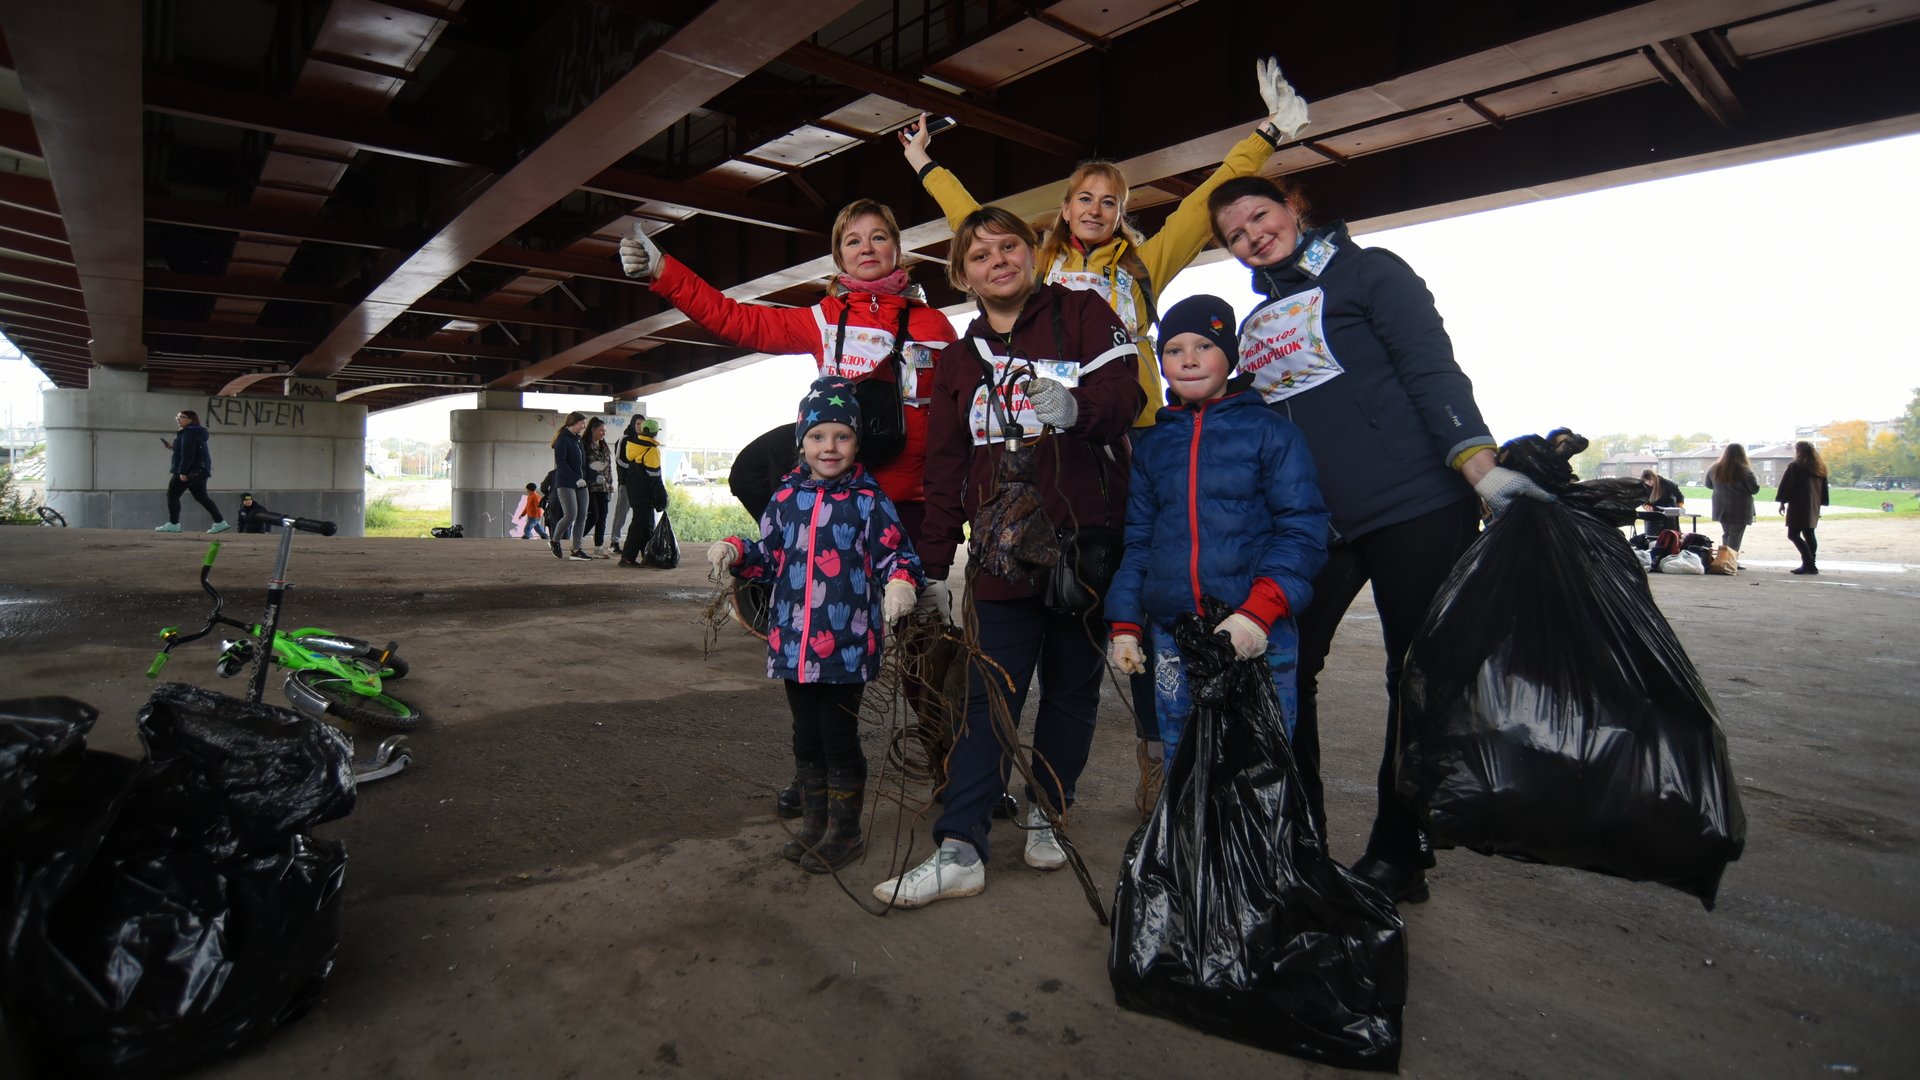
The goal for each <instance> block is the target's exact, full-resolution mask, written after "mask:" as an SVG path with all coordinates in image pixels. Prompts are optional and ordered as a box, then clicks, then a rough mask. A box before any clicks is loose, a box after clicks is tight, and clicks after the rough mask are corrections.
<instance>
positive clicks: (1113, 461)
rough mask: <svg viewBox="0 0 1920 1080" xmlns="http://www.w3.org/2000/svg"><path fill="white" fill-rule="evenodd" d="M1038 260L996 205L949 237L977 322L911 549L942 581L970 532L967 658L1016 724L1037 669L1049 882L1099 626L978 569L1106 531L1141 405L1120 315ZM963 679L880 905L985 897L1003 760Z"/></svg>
mask: <svg viewBox="0 0 1920 1080" xmlns="http://www.w3.org/2000/svg"><path fill="white" fill-rule="evenodd" d="M1037 246H1038V238H1037V237H1035V236H1034V233H1033V229H1032V227H1031V226H1029V225H1028V224H1027V223H1026V222H1025V221H1023V220H1021V219H1020V218H1019V217H1017V216H1016V215H1014V214H1011V213H1009V212H1008V211H1006V210H1003V209H1001V208H999V207H992V206H989V207H985V208H982V209H980V210H976V211H974V212H973V213H971V214H969V215H967V217H966V218H965V219H964V220H963V221H962V222H961V225H960V228H959V229H958V230H957V231H956V232H955V234H954V238H953V243H952V246H951V247H950V248H949V252H948V256H949V260H948V264H947V275H948V280H949V281H950V282H952V283H953V285H954V286H955V287H956V288H959V289H961V290H963V291H965V292H968V293H970V294H972V295H973V297H974V298H975V300H976V301H977V302H978V303H979V305H980V315H979V317H978V318H976V319H974V320H973V323H972V325H971V326H969V327H968V328H967V332H966V334H965V335H964V336H963V337H962V338H961V339H960V340H959V341H956V342H954V344H953V346H952V347H951V348H949V349H948V350H947V352H946V354H945V355H944V356H942V357H941V362H940V364H939V367H938V368H937V369H936V371H935V373H934V379H933V393H932V398H931V400H930V401H929V403H928V406H927V410H928V412H927V468H926V496H927V503H926V511H927V513H926V523H925V526H924V528H923V531H922V534H921V537H920V539H919V540H918V541H917V543H918V546H919V550H920V556H921V560H922V562H923V563H924V564H925V566H926V571H927V576H928V577H929V578H930V579H933V580H945V578H946V576H947V574H948V572H949V570H950V569H951V568H952V566H953V561H954V555H955V551H956V549H957V548H958V547H959V544H960V539H961V529H962V527H963V526H967V525H971V535H972V543H973V546H972V548H971V549H970V550H971V554H970V556H969V561H970V563H971V565H972V566H973V567H975V568H977V572H975V573H974V574H973V576H972V580H971V581H970V582H969V589H968V592H967V601H968V603H970V604H971V605H972V608H973V620H972V621H973V625H975V626H976V627H977V631H978V639H977V640H978V646H979V648H980V650H981V651H982V652H984V653H985V654H986V655H987V656H988V657H990V658H992V660H993V661H994V663H995V664H997V665H998V666H999V668H1000V670H1002V671H1004V672H1005V673H1006V676H1007V677H1008V678H1009V679H1010V680H1011V684H1010V685H1011V690H1010V692H1008V693H1007V694H1006V695H1005V698H1004V700H1005V705H1006V708H1007V710H1008V712H1009V713H1010V714H1011V720H1012V722H1013V723H1014V724H1016V725H1017V724H1018V723H1019V719H1020V713H1021V711H1022V709H1023V708H1024V706H1025V704H1026V696H1027V687H1028V685H1029V683H1031V682H1032V681H1033V677H1034V674H1035V670H1036V668H1037V669H1038V673H1039V677H1040V705H1039V708H1038V709H1037V710H1036V712H1035V715H1034V722H1033V737H1032V746H1033V749H1034V761H1033V767H1032V771H1033V775H1034V776H1035V778H1036V779H1037V780H1038V782H1039V786H1040V789H1041V790H1039V791H1030V792H1028V798H1029V799H1030V800H1033V805H1031V806H1030V807H1029V809H1028V815H1027V818H1026V822H1025V829H1024V831H1025V835H1026V852H1025V861H1026V863H1027V865H1029V866H1032V867H1034V868H1036V869H1040V870H1058V869H1060V868H1061V867H1063V866H1065V865H1066V863H1067V855H1066V852H1065V850H1064V849H1063V848H1062V847H1061V846H1060V841H1059V839H1058V838H1057V837H1056V836H1055V834H1054V830H1053V828H1052V825H1053V822H1054V821H1055V820H1057V818H1058V815H1060V814H1063V813H1065V812H1066V810H1067V807H1068V805H1069V804H1070V803H1071V802H1072V800H1073V793H1074V784H1075V783H1076V781H1078V780H1079V777H1080V771H1081V770H1082V769H1083V768H1084V767H1085V766H1086V762H1087V752H1088V750H1089V748H1090V747H1091V746H1092V743H1093V727H1094V712H1095V710H1096V709H1097V708H1098V707H1099V704H1100V681H1101V676H1102V674H1103V670H1104V667H1105V664H1104V657H1103V648H1102V646H1101V644H1100V641H1099V639H1100V638H1104V637H1105V636H1106V628H1105V625H1104V622H1103V620H1102V619H1101V618H1100V613H1099V612H1098V611H1097V610H1096V611H1092V612H1088V613H1085V614H1081V615H1072V614H1064V613H1061V612H1058V611H1055V610H1052V609H1050V608H1049V607H1048V606H1047V605H1046V604H1045V603H1044V602H1043V601H1042V598H1041V595H1040V593H1041V589H1040V585H1041V582H1040V581H1039V580H1038V579H1036V578H1035V577H1033V576H1030V575H1027V574H1024V573H1019V574H1017V575H1016V576H1012V577H1008V576H998V575H996V574H994V573H988V572H986V571H985V570H984V569H979V568H981V567H982V566H983V564H985V563H989V562H992V563H995V564H996V565H997V564H999V562H1000V560H999V559H998V557H997V556H998V554H1000V553H1002V552H1004V551H1005V550H1006V548H1007V546H1008V543H1009V540H1010V538H1009V537H1008V536H1006V535H1003V534H1002V529H1001V526H1010V527H1012V529H1013V530H1014V531H1018V528H1019V526H1020V525H1022V524H1024V523H1026V522H1034V523H1042V520H1041V519H1042V518H1044V522H1050V523H1051V525H1052V526H1054V527H1056V528H1061V529H1081V528H1087V527H1093V526H1100V527H1106V528H1117V527H1119V525H1120V524H1121V521H1122V519H1123V517H1124V516H1125V513H1126V506H1127V469H1128V462H1127V457H1126V441H1125V437H1126V434H1127V432H1128V430H1129V429H1130V428H1131V427H1132V426H1133V421H1134V418H1135V417H1136V416H1138V415H1139V414H1140V407H1141V404H1142V402H1144V401H1145V393H1144V392H1143V391H1142V390H1141V388H1140V382H1139V379H1138V378H1137V377H1136V376H1135V374H1134V364H1135V361H1136V358H1137V357H1138V355H1139V353H1138V348H1137V346H1135V345H1134V342H1133V337H1132V335H1130V334H1128V333H1127V329H1126V327H1125V326H1124V325H1122V324H1121V322H1120V319H1119V317H1118V316H1116V315H1115V314H1114V313H1113V309H1112V308H1111V307H1109V306H1108V305H1107V303H1106V301H1104V300H1102V299H1101V298H1100V296H1099V295H1098V294H1097V293H1093V292H1087V291H1079V292H1076V291H1073V290H1070V289H1067V288H1064V287H1062V286H1059V285H1048V284H1042V283H1039V282H1037V281H1036V280H1035V278H1034V273H1033V265H1034V257H1035V249H1036V247H1037ZM1009 447H1011V448H1012V449H1009ZM1012 455H1025V456H1026V457H1025V459H1024V460H1025V462H1026V467H1027V468H1028V469H1030V471H1031V479H1030V480H1029V481H1024V482H1023V483H1024V484H1025V486H1026V487H1027V489H1028V490H1027V491H1026V492H1024V493H1023V494H1024V495H1025V496H1028V497H1031V498H1033V499H1034V500H1035V501H1036V502H1037V508H1038V509H1039V510H1040V511H1042V512H1043V513H1042V514H1033V515H1029V516H1028V517H1025V518H1022V519H1021V520H1020V521H1013V522H1008V521H1005V520H1004V519H998V518H997V515H998V514H999V513H1000V512H1001V511H1000V507H999V506H998V502H999V500H1000V499H1002V498H1003V497H1004V498H1008V499H1012V498H1013V497H1014V495H1013V494H1011V493H1010V492H1011V487H1010V485H1011V484H1012V483H1013V482H1014V481H1011V480H1010V479H1009V478H1008V477H1007V476H1006V475H1004V473H1003V465H1004V467H1005V468H1006V469H1007V470H1008V471H1012V468H1013V466H1015V465H1016V463H1019V462H1021V461H1022V460H1023V459H1022V458H1020V457H1013V458H1012V460H1011V461H1009V460H1007V459H1008V458H1009V457H1010V456H1012ZM996 520H997V521H998V524H996ZM1006 572H1008V573H1014V572H1015V571H1013V570H1012V569H1011V568H1008V569H1007V571H1006ZM929 588H931V586H929ZM962 621H963V622H964V621H965V620H964V619H963V620H962ZM971 666H972V675H971V677H970V682H969V685H968V688H967V707H966V720H965V725H964V727H962V728H961V729H960V730H959V731H958V732H957V733H956V739H955V742H954V746H953V750H952V752H951V753H950V754H949V755H948V757H947V783H946V786H945V787H944V788H943V789H942V794H943V795H944V797H945V800H946V802H945V806H944V808H943V810H942V812H941V814H940V818H939V820H937V821H936V822H935V823H934V826H933V835H934V838H935V840H936V841H937V842H938V845H939V846H938V847H937V848H936V849H935V850H934V853H933V854H932V855H931V856H930V857H928V859H927V860H926V861H925V862H923V863H921V864H920V865H919V866H917V867H914V868H913V869H911V870H909V871H908V872H907V873H905V874H903V875H901V876H900V877H897V878H893V879H891V880H888V881H885V882H882V883H880V884H879V885H876V886H874V889H873V894H874V896H875V897H877V898H878V899H879V900H880V901H881V902H882V903H887V904H891V905H894V906H898V907H920V906H922V905H925V904H930V903H933V902H934V901H936V900H944V899H950V898H954V897H961V896H974V895H977V894H979V893H980V892H981V891H983V890H984V889H985V888H986V876H987V875H986V863H985V859H986V856H987V831H988V829H989V828H990V827H991V825H992V815H993V809H994V806H995V804H996V803H998V802H999V801H1000V797H1001V795H1002V793H1003V792H1004V791H1005V790H1006V786H1005V785H1006V781H1007V775H1008V770H1009V768H1010V767H1011V761H1010V760H1009V759H1008V757H1007V755H1006V751H1005V750H1004V749H1003V747H1002V746H1001V741H1000V736H999V735H998V734H997V733H996V731H995V728H994V723H995V720H994V717H993V716H992V712H991V701H992V698H991V697H990V696H989V693H988V691H987V687H986V683H985V681H984V678H985V670H984V669H985V665H981V664H977V663H976V664H974V665H971Z"/></svg>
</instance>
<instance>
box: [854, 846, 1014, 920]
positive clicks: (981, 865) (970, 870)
mask: <svg viewBox="0 0 1920 1080" xmlns="http://www.w3.org/2000/svg"><path fill="white" fill-rule="evenodd" d="M986 888H987V861H986V860H985V859H976V860H975V861H974V864H973V865H972V866H966V865H963V864H962V863H961V862H960V860H959V857H958V855H957V854H956V853H955V852H954V849H952V848H950V847H948V846H947V845H946V844H944V843H943V844H941V845H940V846H939V847H937V848H934V849H933V854H932V855H929V856H927V861H926V862H923V863H921V864H920V865H919V866H916V867H914V868H913V869H911V870H909V871H907V872H906V873H905V874H902V875H900V876H899V877H897V878H888V879H887V880H885V881H883V882H881V883H880V884H878V885H875V886H874V887H873V895H874V896H875V897H876V898H877V899H879V901H880V902H881V903H883V904H892V905H893V906H894V907H903V908H917V907H926V906H927V905H928V904H931V903H933V902H934V901H935V900H951V899H954V898H956V897H961V896H979V895H980V894H981V893H982V892H985V891H986ZM896 893H898V895H895V894H896Z"/></svg>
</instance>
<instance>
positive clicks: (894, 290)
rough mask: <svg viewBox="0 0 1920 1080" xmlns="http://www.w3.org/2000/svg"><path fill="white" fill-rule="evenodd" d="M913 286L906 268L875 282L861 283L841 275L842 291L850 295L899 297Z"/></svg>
mask: <svg viewBox="0 0 1920 1080" xmlns="http://www.w3.org/2000/svg"><path fill="white" fill-rule="evenodd" d="M912 284H913V282H912V281H909V280H908V279H907V271H906V268H905V267H901V268H899V269H897V270H895V271H894V272H893V273H891V274H888V275H887V276H886V277H883V278H877V279H875V280H873V281H860V280H858V279H856V278H852V277H848V276H847V275H846V274H841V275H840V288H841V290H842V291H843V292H850V293H874V294H877V295H879V296H899V295H900V294H901V293H904V292H906V291H907V286H909V285H912Z"/></svg>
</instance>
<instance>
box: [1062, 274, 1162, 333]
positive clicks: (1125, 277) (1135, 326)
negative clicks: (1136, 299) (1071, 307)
mask: <svg viewBox="0 0 1920 1080" xmlns="http://www.w3.org/2000/svg"><path fill="white" fill-rule="evenodd" d="M1065 261H1066V260H1065V258H1064V257H1062V258H1059V259H1055V260H1054V263H1053V269H1051V270H1049V271H1047V284H1049V285H1065V286H1066V287H1067V288H1069V289H1072V290H1073V291H1075V292H1090V293H1095V294H1098V295H1099V297H1100V299H1102V300H1105V301H1106V302H1107V306H1108V307H1110V308H1112V309H1113V313H1114V314H1115V315H1118V316H1120V321H1121V322H1122V323H1123V324H1125V326H1126V328H1127V333H1129V334H1133V335H1135V336H1138V335H1139V333H1140V315H1139V312H1138V311H1137V310H1135V308H1134V303H1133V275H1132V274H1129V273H1127V272H1126V271H1125V270H1122V269H1120V268H1119V267H1115V268H1114V271H1113V279H1112V280H1108V279H1107V275H1105V274H1102V273H1098V272H1096V271H1093V270H1062V269H1060V264H1061V263H1062V262H1065Z"/></svg>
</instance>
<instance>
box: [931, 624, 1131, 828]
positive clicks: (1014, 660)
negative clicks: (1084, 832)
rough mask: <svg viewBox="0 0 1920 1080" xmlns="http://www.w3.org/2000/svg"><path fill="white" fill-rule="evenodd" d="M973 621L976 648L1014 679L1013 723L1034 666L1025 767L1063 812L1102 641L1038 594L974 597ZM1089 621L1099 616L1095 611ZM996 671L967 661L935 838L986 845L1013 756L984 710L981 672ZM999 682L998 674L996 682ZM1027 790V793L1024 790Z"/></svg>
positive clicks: (1084, 735) (1095, 700)
mask: <svg viewBox="0 0 1920 1080" xmlns="http://www.w3.org/2000/svg"><path fill="white" fill-rule="evenodd" d="M974 609H975V611H976V613H977V615H978V619H979V624H980V650H981V651H982V652H984V653H986V654H987V655H988V656H989V657H991V658H992V659H993V660H994V662H995V663H997V664H999V665H1000V666H1001V667H1002V668H1005V669H1006V675H1007V677H1008V678H1009V679H1011V680H1012V682H1013V686H1014V689H1013V691H1012V692H1010V693H1006V694H1004V695H1003V696H1004V698H1005V700H1006V705H1007V710H1008V712H1009V713H1010V714H1011V715H1012V717H1013V720H1014V726H1015V727H1016V728H1018V726H1019V721H1020V714H1021V711H1022V710H1023V709H1024V707H1025V705H1026V701H1027V687H1028V685H1029V684H1030V683H1032V681H1033V675H1034V669H1035V668H1036V667H1038V668H1039V672H1040V707H1039V708H1038V709H1036V710H1035V711H1034V718H1033V739H1032V743H1033V775H1034V779H1035V780H1037V781H1039V784H1040V791H1039V793H1038V794H1039V795H1040V796H1042V797H1044V798H1045V799H1046V800H1047V803H1048V805H1050V806H1052V807H1053V808H1054V809H1056V810H1059V811H1062V812H1064V811H1065V810H1066V808H1067V807H1068V806H1070V805H1072V803H1073V787H1074V784H1075V783H1077V782H1078V781H1079V779H1080V771H1081V770H1082V769H1084V768H1086V765H1087V751H1088V750H1089V749H1090V748H1091V747H1092V746H1093V723H1094V713H1095V711H1096V710H1098V709H1099V707H1100V678H1101V675H1102V674H1103V672H1104V670H1105V666H1106V656H1105V652H1104V650H1103V643H1100V642H1097V641H1096V640H1095V638H1094V636H1093V635H1091V634H1089V632H1088V629H1087V627H1088V622H1087V620H1085V619H1082V618H1079V617H1076V616H1072V615H1056V614H1054V613H1053V612H1050V611H1048V610H1047V609H1046V607H1045V606H1044V605H1042V604H1041V603H1040V601H1038V600H1031V599H1029V600H980V601H976V602H975V604H974ZM1094 625H1095V626H1099V625H1101V624H1099V623H1098V622H1097V621H1096V622H1095V623H1094ZM999 674H1000V673H999V672H998V671H994V670H993V669H992V668H990V667H984V666H983V665H980V664H975V665H973V670H972V672H971V675H970V677H969V679H968V684H967V719H966V724H965V726H964V727H963V728H962V729H961V730H960V731H959V732H958V733H957V736H956V738H955V739H954V744H953V750H952V752H951V753H949V754H948V755H947V785H946V787H945V789H944V794H945V797H946V807H945V809H944V810H943V811H942V812H941V814H940V820H939V821H937V822H935V823H934V826H933V836H934V839H935V840H944V839H946V838H947V837H950V836H951V837H954V838H956V839H960V840H965V841H967V842H968V843H970V844H972V845H973V846H974V848H975V849H977V850H978V851H979V852H980V857H981V858H985V857H986V855H987V830H988V828H990V827H991V826H992V823H993V805H994V803H995V802H997V801H998V800H999V798H1000V793H1001V792H1003V791H1005V790H1006V789H1007V775H1008V773H1009V772H1010V771H1011V769H1012V762H1011V761H1010V760H1009V759H1008V757H1007V755H1006V753H1005V752H1004V751H1003V750H1002V748H1001V745H1000V739H999V736H998V735H996V734H995V732H994V727H993V721H992V718H991V716H990V715H989V709H988V702H989V698H988V696H987V692H986V682H985V679H986V677H987V676H988V675H991V676H993V677H995V678H997V677H998V676H999ZM1002 689H1005V684H1002ZM1027 795H1028V797H1029V798H1032V797H1034V795H1035V793H1034V792H1031V791H1029V792H1028V793H1027Z"/></svg>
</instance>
